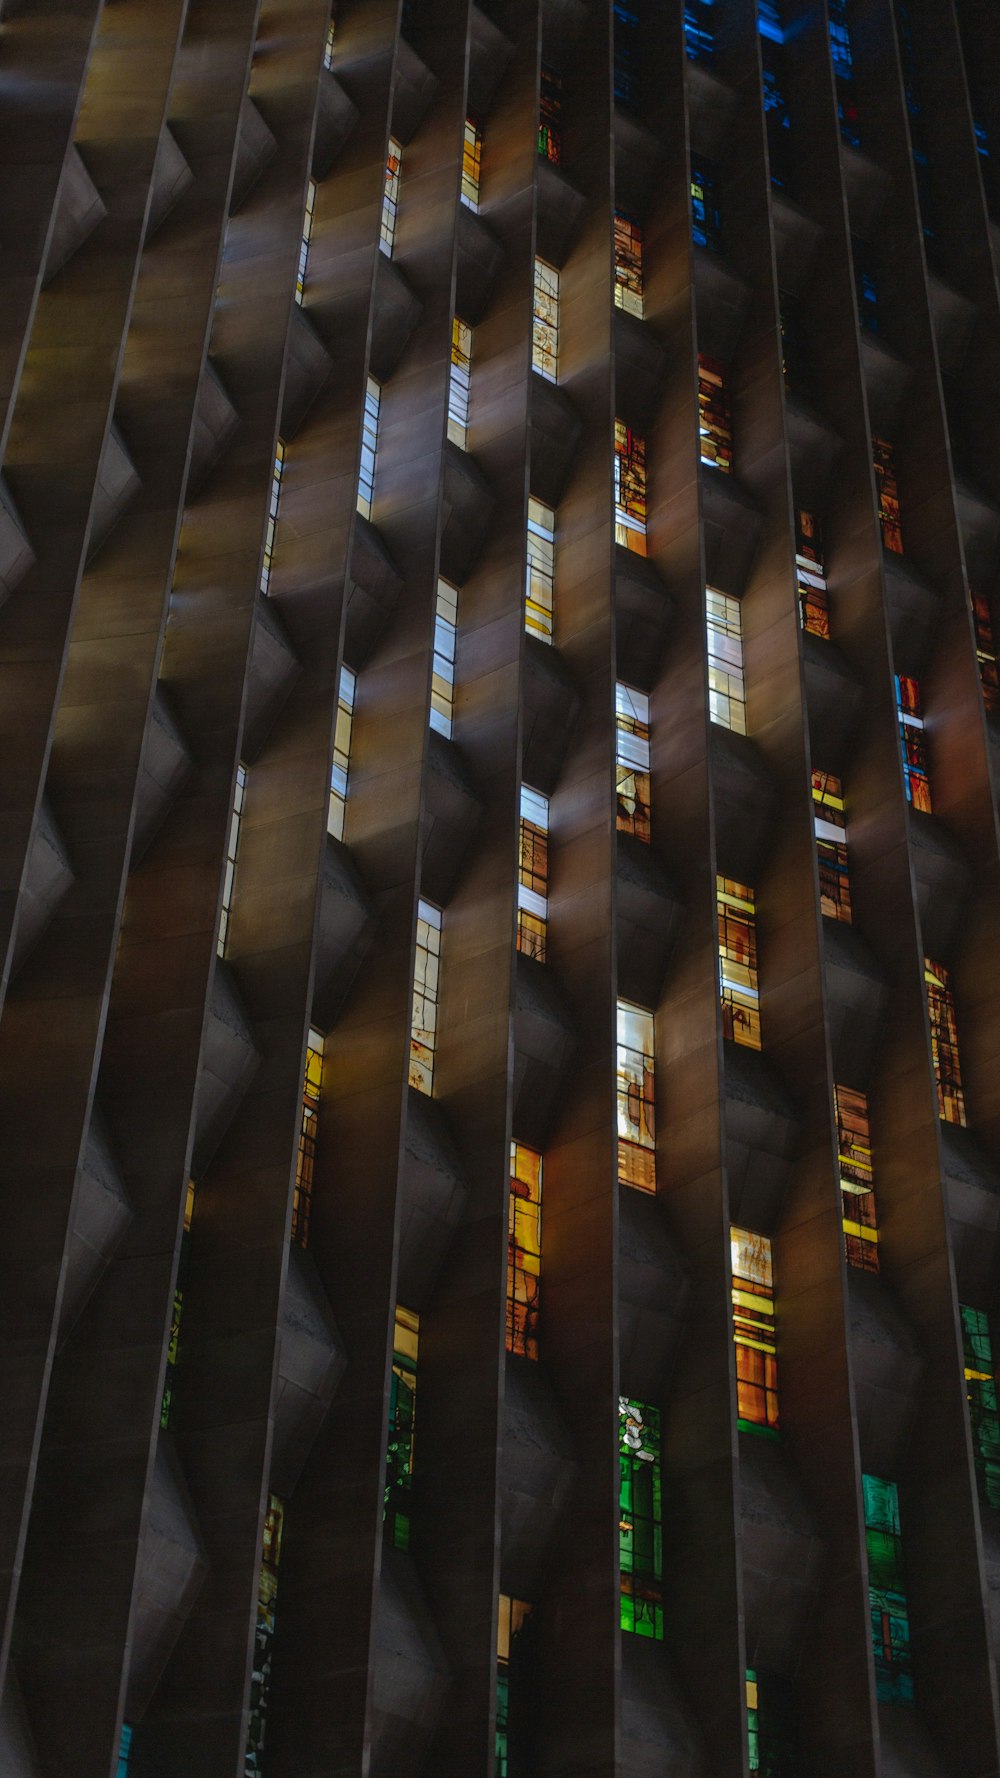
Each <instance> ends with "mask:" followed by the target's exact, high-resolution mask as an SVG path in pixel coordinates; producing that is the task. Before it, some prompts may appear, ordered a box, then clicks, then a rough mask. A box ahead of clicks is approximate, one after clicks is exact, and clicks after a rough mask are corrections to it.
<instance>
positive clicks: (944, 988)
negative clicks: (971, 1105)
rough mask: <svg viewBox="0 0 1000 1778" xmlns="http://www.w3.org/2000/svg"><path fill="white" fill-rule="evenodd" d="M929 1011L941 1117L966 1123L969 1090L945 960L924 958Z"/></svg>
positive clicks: (952, 1121) (932, 1057)
mask: <svg viewBox="0 0 1000 1778" xmlns="http://www.w3.org/2000/svg"><path fill="white" fill-rule="evenodd" d="M924 982H925V983H926V986H927V1014H928V1018H929V1020H930V1027H931V1060H932V1062H933V1065H934V1079H935V1082H936V1084H937V1100H938V1117H939V1118H941V1120H942V1121H943V1122H944V1123H946V1124H964V1123H965V1121H966V1117H965V1094H964V1092H963V1090H962V1066H961V1062H960V1060H959V1054H958V1024H957V1022H956V1019H955V996H954V994H953V993H952V991H951V979H950V977H949V974H948V971H947V970H946V968H945V966H944V964H943V963H935V962H934V961H933V960H932V959H931V958H930V957H925V958H924Z"/></svg>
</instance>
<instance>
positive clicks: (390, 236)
mask: <svg viewBox="0 0 1000 1778" xmlns="http://www.w3.org/2000/svg"><path fill="white" fill-rule="evenodd" d="M402 165H403V144H402V143H401V142H397V141H396V138H395V136H390V137H389V150H388V153H387V155H386V161H385V184H384V186H383V188H382V221H381V226H380V229H379V242H378V244H379V247H380V248H381V250H382V252H383V253H384V254H385V256H386V258H387V259H391V258H392V250H393V248H394V247H395V245H396V221H397V218H398V216H399V175H400V170H401V168H402Z"/></svg>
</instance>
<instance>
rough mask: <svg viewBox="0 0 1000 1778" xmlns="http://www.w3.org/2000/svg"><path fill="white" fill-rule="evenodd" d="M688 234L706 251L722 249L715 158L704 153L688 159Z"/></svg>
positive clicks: (720, 213)
mask: <svg viewBox="0 0 1000 1778" xmlns="http://www.w3.org/2000/svg"><path fill="white" fill-rule="evenodd" d="M691 238H692V240H693V241H694V244H695V246H696V247H704V249H705V251H706V252H707V253H721V251H722V212H721V210H720V209H719V174H718V169H717V168H716V165H715V162H714V161H710V160H707V159H706V158H705V156H704V155H699V156H698V157H697V159H692V161H691Z"/></svg>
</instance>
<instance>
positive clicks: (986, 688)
mask: <svg viewBox="0 0 1000 1778" xmlns="http://www.w3.org/2000/svg"><path fill="white" fill-rule="evenodd" d="M969 598H970V600H971V601H972V622H973V625H974V627H975V632H976V659H977V661H978V662H979V682H980V684H981V686H982V688H983V703H984V704H985V706H986V708H987V710H1000V672H998V670H997V645H996V642H995V641H994V639H993V616H992V613H991V611H990V602H989V600H988V599H987V598H986V597H985V596H984V594H982V593H973V592H971V591H970V593H969Z"/></svg>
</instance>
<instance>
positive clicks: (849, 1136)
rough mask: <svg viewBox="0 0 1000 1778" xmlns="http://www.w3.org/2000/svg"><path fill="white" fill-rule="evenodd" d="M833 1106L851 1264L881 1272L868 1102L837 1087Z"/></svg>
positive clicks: (847, 1243) (854, 1091) (853, 1088)
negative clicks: (835, 1117)
mask: <svg viewBox="0 0 1000 1778" xmlns="http://www.w3.org/2000/svg"><path fill="white" fill-rule="evenodd" d="M833 1103H834V1108H835V1110H836V1113H837V1159H838V1165H839V1168H840V1202H841V1209H842V1212H843V1220H844V1246H845V1249H846V1253H847V1263H848V1265H849V1266H855V1267H856V1268H857V1270H858V1271H860V1272H877V1271H878V1269H879V1265H878V1219H877V1216H876V1210H875V1175H874V1171H873V1168H872V1139H871V1130H870V1127H869V1123H868V1100H867V1098H866V1097H865V1094H864V1093H859V1092H858V1091H857V1089H856V1088H855V1087H844V1086H835V1087H834V1089H833Z"/></svg>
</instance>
